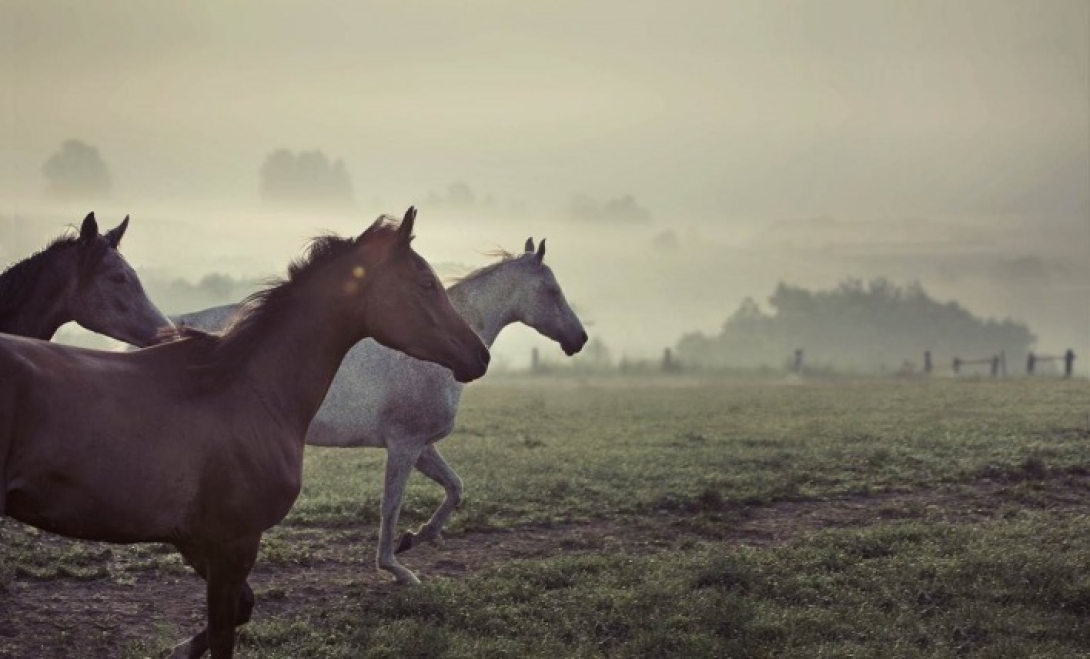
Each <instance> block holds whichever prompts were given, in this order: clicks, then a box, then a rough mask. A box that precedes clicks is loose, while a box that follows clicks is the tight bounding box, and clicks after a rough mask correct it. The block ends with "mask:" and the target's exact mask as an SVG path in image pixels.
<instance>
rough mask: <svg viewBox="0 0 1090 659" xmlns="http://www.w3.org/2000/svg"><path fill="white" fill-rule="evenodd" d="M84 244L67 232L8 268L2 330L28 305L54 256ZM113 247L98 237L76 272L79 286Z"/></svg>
mask: <svg viewBox="0 0 1090 659" xmlns="http://www.w3.org/2000/svg"><path fill="white" fill-rule="evenodd" d="M79 245H80V238H79V236H78V235H75V234H73V233H71V232H70V231H66V232H65V233H62V234H61V235H59V236H57V237H56V238H54V239H53V240H51V241H50V242H49V244H47V245H46V246H45V247H43V248H42V249H40V250H38V251H37V252H34V253H33V254H31V255H30V256H28V257H26V258H24V259H23V260H21V261H18V262H16V263H15V264H13V265H11V266H10V267H8V268H7V269H6V270H4V272H3V273H2V274H0V327H4V326H5V325H6V324H7V322H8V321H9V320H10V319H11V317H12V316H14V315H15V314H17V313H18V312H19V310H20V309H21V308H22V307H23V305H24V304H26V301H27V298H28V297H29V295H30V292H31V291H32V290H33V284H34V282H35V281H37V279H38V276H39V275H40V274H41V273H42V272H43V271H44V270H45V269H46V267H47V265H48V263H49V260H50V258H51V257H53V256H56V255H57V254H58V253H60V252H62V251H64V250H66V249H69V248H72V247H78V246H79ZM109 248H110V247H109V244H108V243H107V242H106V239H105V238H103V237H102V236H97V237H96V238H95V240H94V242H93V243H92V245H91V246H90V249H88V250H87V251H86V252H85V253H84V254H81V255H80V260H79V262H78V265H77V269H76V286H77V287H80V286H83V285H84V284H85V283H86V282H87V280H88V278H89V275H90V274H91V272H93V271H94V268H95V267H96V266H97V265H98V264H99V262H101V261H102V258H103V257H104V256H106V250H108V249H109Z"/></svg>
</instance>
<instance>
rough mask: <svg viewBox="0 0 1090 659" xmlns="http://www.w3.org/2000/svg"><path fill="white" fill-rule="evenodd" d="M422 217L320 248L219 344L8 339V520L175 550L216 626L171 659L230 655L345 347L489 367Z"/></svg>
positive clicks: (2, 342) (203, 340)
mask: <svg viewBox="0 0 1090 659" xmlns="http://www.w3.org/2000/svg"><path fill="white" fill-rule="evenodd" d="M414 217H415V211H414V210H413V209H409V212H408V213H406V215H405V218H404V220H403V221H402V222H401V224H400V227H397V226H396V225H395V224H393V223H389V222H386V221H384V220H383V219H381V218H380V220H379V221H377V222H376V223H375V224H373V225H372V226H371V227H370V228H369V229H367V231H365V232H364V233H363V234H362V235H361V236H359V237H358V238H356V239H342V238H336V237H331V236H327V237H323V238H319V239H317V240H315V242H314V243H313V245H312V246H311V248H310V250H309V253H308V254H307V256H306V257H305V258H304V259H303V260H301V261H298V262H296V263H294V264H292V266H291V267H290V268H289V270H288V272H289V274H288V279H287V281H285V282H284V283H282V284H280V285H278V286H276V287H273V288H270V289H268V290H266V291H264V292H262V293H259V294H257V295H256V296H254V298H253V299H251V300H250V301H249V309H248V311H247V312H246V313H244V314H243V315H242V317H241V318H240V320H239V321H238V322H236V323H235V324H234V325H233V326H232V327H231V328H229V329H228V330H227V331H226V332H225V333H224V334H222V335H213V334H204V333H200V332H197V331H195V330H191V331H185V330H183V331H182V332H181V337H180V338H179V339H178V340H176V341H172V342H169V343H166V344H164V345H160V346H155V347H152V348H147V349H144V350H139V351H136V352H128V353H110V352H97V351H92V350H83V349H79V348H73V347H69V346H62V345H58V344H54V343H47V342H43V341H36V340H32V339H25V338H20V337H10V336H0V373H2V374H3V377H2V378H0V474H3V483H2V484H0V485H2V489H0V513H5V514H7V515H8V516H10V517H13V518H15V519H17V520H20V521H22V522H25V523H27V524H30V525H33V526H36V527H38V528H41V529H44V530H47V531H52V532H54V533H59V534H61V535H65V536H69V537H73V538H81V539H87V540H102V541H107V542H118V543H133V542H166V543H170V544H173V545H174V546H175V547H177V548H178V549H179V551H181V553H182V555H183V556H184V557H185V559H186V561H187V562H188V563H189V564H190V565H192V566H193V568H194V569H196V571H197V572H198V573H199V574H200V575H201V576H202V577H204V579H205V580H206V581H207V584H208V591H207V598H208V627H207V629H206V630H205V631H203V632H201V633H200V634H198V635H197V636H195V637H194V638H193V639H191V640H190V641H189V642H188V643H186V644H184V645H183V646H179V648H178V649H177V651H176V653H175V655H176V656H191V657H195V656H200V655H201V654H203V653H204V651H205V649H206V648H209V647H210V648H211V650H212V656H213V657H216V658H217V659H218V658H221V657H231V656H232V654H233V649H234V632H235V627H236V626H237V625H239V624H242V623H244V622H246V621H247V620H248V619H249V616H250V611H251V609H252V607H253V594H252V592H251V591H250V590H249V588H248V587H247V585H246V577H247V575H248V574H249V572H250V568H251V567H252V566H253V563H254V559H255V557H256V556H257V551H258V544H259V542H260V539H261V534H262V533H263V532H264V531H265V530H267V529H268V528H269V527H271V526H273V525H274V524H276V523H277V522H279V521H280V520H281V519H283V517H284V515H286V514H287V512H288V510H289V509H290V508H291V506H292V504H293V503H294V502H295V498H296V496H297V495H298V494H299V487H300V480H301V478H302V459H303V439H304V437H305V436H306V431H307V426H308V425H309V424H310V421H311V419H312V418H313V417H314V414H315V413H316V412H317V410H318V407H319V405H321V403H322V399H323V398H324V397H325V394H326V390H327V389H328V388H329V385H330V382H331V381H332V380H333V375H334V373H335V372H336V371H337V368H338V367H339V366H340V363H341V359H342V358H343V357H344V355H345V353H346V352H347V351H348V349H349V348H351V347H352V346H353V345H354V344H355V343H356V342H358V341H360V340H362V339H364V338H366V337H372V338H374V339H376V340H377V341H379V342H380V343H382V344H383V345H386V346H388V347H391V348H394V349H396V350H402V351H404V352H406V353H407V354H409V355H412V356H413V357H417V358H419V359H424V360H428V361H433V362H435V363H437V364H440V365H442V366H445V367H446V368H449V369H450V370H451V371H453V373H454V375H455V377H456V378H457V379H458V380H459V381H463V382H465V381H469V380H473V379H475V378H478V377H480V376H481V375H483V374H484V372H485V369H486V368H487V365H488V350H487V348H486V347H485V346H484V344H483V343H482V342H481V340H480V338H478V337H477V335H476V334H475V333H474V332H473V330H472V329H470V328H469V326H468V325H466V323H465V321H463V320H462V318H461V316H459V315H458V313H457V312H456V311H455V310H454V308H453V307H452V306H451V304H450V301H449V300H448V299H447V296H446V293H445V292H444V290H443V287H442V286H441V285H440V284H439V281H438V280H437V279H436V277H435V273H434V272H433V271H432V269H431V267H430V266H429V265H428V264H427V262H426V261H424V259H422V258H421V257H420V256H418V255H417V254H416V253H415V252H414V251H413V250H412V248H411V247H410V244H409V241H410V239H411V232H412V226H413V220H414Z"/></svg>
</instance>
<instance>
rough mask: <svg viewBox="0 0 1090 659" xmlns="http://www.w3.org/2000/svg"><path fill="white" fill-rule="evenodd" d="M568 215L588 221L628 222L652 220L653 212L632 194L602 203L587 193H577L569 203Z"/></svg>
mask: <svg viewBox="0 0 1090 659" xmlns="http://www.w3.org/2000/svg"><path fill="white" fill-rule="evenodd" d="M568 215H569V216H571V218H572V219H574V220H582V221H587V222H613V223H627V222H648V221H650V220H651V212H650V211H648V210H647V209H646V208H644V207H643V206H641V205H640V203H639V202H638V201H636V198H635V197H634V196H632V195H630V194H626V195H622V196H620V197H617V198H616V199H607V200H606V201H605V202H602V203H599V202H598V201H596V200H594V199H592V198H590V197H588V196H587V195H585V194H579V195H576V196H575V197H573V198H572V200H571V203H570V204H569V205H568Z"/></svg>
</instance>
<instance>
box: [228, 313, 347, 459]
mask: <svg viewBox="0 0 1090 659" xmlns="http://www.w3.org/2000/svg"><path fill="white" fill-rule="evenodd" d="M291 305H292V307H293V308H292V309H290V311H284V312H282V313H279V314H277V315H276V317H275V318H270V319H268V321H267V324H266V325H265V326H263V327H261V328H247V329H243V330H242V331H240V332H238V333H236V332H234V331H231V332H229V333H228V334H227V335H225V336H224V340H225V341H228V342H229V341H236V342H239V343H241V344H243V349H245V350H247V351H248V355H247V358H246V360H245V362H243V363H242V364H241V365H240V369H241V370H242V371H243V372H244V374H245V380H246V381H248V382H250V383H252V385H253V387H254V389H255V390H256V391H257V392H258V393H259V394H260V397H261V398H262V400H263V401H264V402H265V405H266V408H267V409H268V410H269V411H270V413H271V414H275V415H277V416H278V417H279V418H280V419H281V420H282V421H283V422H284V423H286V424H288V426H289V427H292V428H295V429H297V430H298V431H299V433H298V436H299V437H300V441H302V437H303V435H304V434H305V431H306V427H307V426H308V425H309V424H310V421H311V420H312V419H313V418H314V415H315V414H317V413H318V408H319V407H320V406H321V404H322V401H323V400H324V399H325V396H326V393H327V392H328V391H329V387H330V385H331V384H332V383H333V376H334V374H336V372H337V369H338V368H339V367H340V364H341V361H342V360H343V359H344V356H345V354H346V353H347V352H348V349H349V348H351V347H352V345H353V344H355V343H356V342H357V341H359V340H362V339H363V338H364V337H363V336H361V334H362V332H361V331H360V330H359V328H357V327H351V326H350V324H349V323H347V322H343V321H342V320H341V319H338V318H336V313H337V310H336V306H335V305H333V304H330V303H329V299H328V298H326V299H308V298H306V296H305V295H304V294H302V293H299V294H297V295H295V296H294V297H293V299H292V300H291Z"/></svg>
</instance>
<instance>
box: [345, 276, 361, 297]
mask: <svg viewBox="0 0 1090 659" xmlns="http://www.w3.org/2000/svg"><path fill="white" fill-rule="evenodd" d="M342 288H343V289H344V294H345V295H354V294H355V293H356V291H358V290H360V285H359V282H357V281H355V280H354V279H349V280H348V281H346V282H344V286H342Z"/></svg>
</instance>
